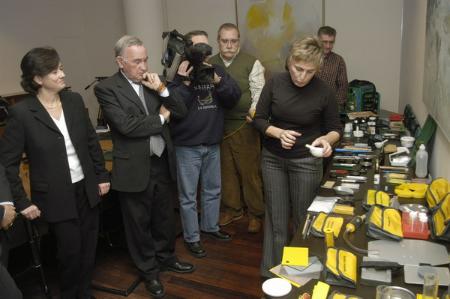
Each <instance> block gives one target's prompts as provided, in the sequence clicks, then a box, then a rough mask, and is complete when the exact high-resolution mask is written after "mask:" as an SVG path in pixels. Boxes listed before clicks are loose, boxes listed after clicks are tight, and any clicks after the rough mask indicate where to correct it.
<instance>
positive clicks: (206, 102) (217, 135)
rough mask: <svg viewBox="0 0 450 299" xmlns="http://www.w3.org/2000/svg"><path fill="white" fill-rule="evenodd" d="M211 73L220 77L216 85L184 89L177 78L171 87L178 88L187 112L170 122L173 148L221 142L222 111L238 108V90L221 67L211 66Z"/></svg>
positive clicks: (239, 92) (236, 85) (233, 81)
mask: <svg viewBox="0 0 450 299" xmlns="http://www.w3.org/2000/svg"><path fill="white" fill-rule="evenodd" d="M214 70H215V72H216V73H217V75H218V76H220V77H221V80H220V82H219V84H217V85H214V84H204V85H200V86H192V85H190V86H186V85H184V84H183V83H182V81H181V78H180V76H178V75H177V76H176V77H175V80H174V82H173V83H172V84H171V85H170V86H176V87H177V90H178V91H179V94H180V96H181V98H182V99H183V101H184V103H185V105H186V107H187V109H188V114H187V116H186V117H185V118H183V119H177V118H173V119H172V121H171V122H170V126H171V127H170V128H171V133H172V138H173V141H174V144H175V145H177V146H196V145H202V144H203V145H213V144H218V143H220V142H221V141H222V137H223V128H224V115H225V110H224V109H231V108H233V107H234V106H235V105H236V104H237V102H238V101H239V99H240V97H241V90H240V89H239V86H238V84H237V83H236V81H235V80H234V79H233V78H231V76H230V75H229V74H228V73H227V72H226V71H225V70H224V69H223V68H222V67H220V66H219V65H214Z"/></svg>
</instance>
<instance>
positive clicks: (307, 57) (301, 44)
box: [288, 36, 323, 68]
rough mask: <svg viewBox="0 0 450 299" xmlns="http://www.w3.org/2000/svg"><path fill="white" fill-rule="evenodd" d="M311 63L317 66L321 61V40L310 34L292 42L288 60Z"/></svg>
mask: <svg viewBox="0 0 450 299" xmlns="http://www.w3.org/2000/svg"><path fill="white" fill-rule="evenodd" d="M300 61H302V62H306V63H312V64H314V65H315V66H316V67H317V68H319V67H320V65H321V64H322V61H323V49H322V44H321V42H320V41H319V40H318V39H317V38H315V37H312V36H309V37H306V38H304V39H302V40H296V41H294V42H293V43H292V45H291V48H290V50H289V56H288V62H300Z"/></svg>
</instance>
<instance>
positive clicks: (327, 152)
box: [311, 137, 333, 158]
mask: <svg viewBox="0 0 450 299" xmlns="http://www.w3.org/2000/svg"><path fill="white" fill-rule="evenodd" d="M311 145H312V146H317V147H322V148H323V156H324V157H325V158H326V157H329V156H331V154H332V153H333V148H332V147H331V145H330V143H329V142H328V141H327V140H326V139H325V138H323V137H319V138H317V139H316V140H314V141H313V143H311Z"/></svg>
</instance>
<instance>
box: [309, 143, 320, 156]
mask: <svg viewBox="0 0 450 299" xmlns="http://www.w3.org/2000/svg"><path fill="white" fill-rule="evenodd" d="M305 146H306V147H307V148H309V152H310V153H311V155H313V156H314V157H318V158H320V157H323V148H322V147H316V146H312V145H311V144H306V145H305Z"/></svg>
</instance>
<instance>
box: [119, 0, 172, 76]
mask: <svg viewBox="0 0 450 299" xmlns="http://www.w3.org/2000/svg"><path fill="white" fill-rule="evenodd" d="M163 1H164V0H151V1H149V0H123V9H124V15H125V27H126V32H127V34H129V35H135V36H138V37H139V38H140V39H142V41H143V42H144V45H145V48H146V49H147V52H148V57H149V59H148V67H149V71H150V72H155V73H159V74H161V73H162V71H163V66H162V64H161V56H162V52H163V39H162V32H163V31H164V24H165V16H164V15H163V12H164V9H163Z"/></svg>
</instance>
